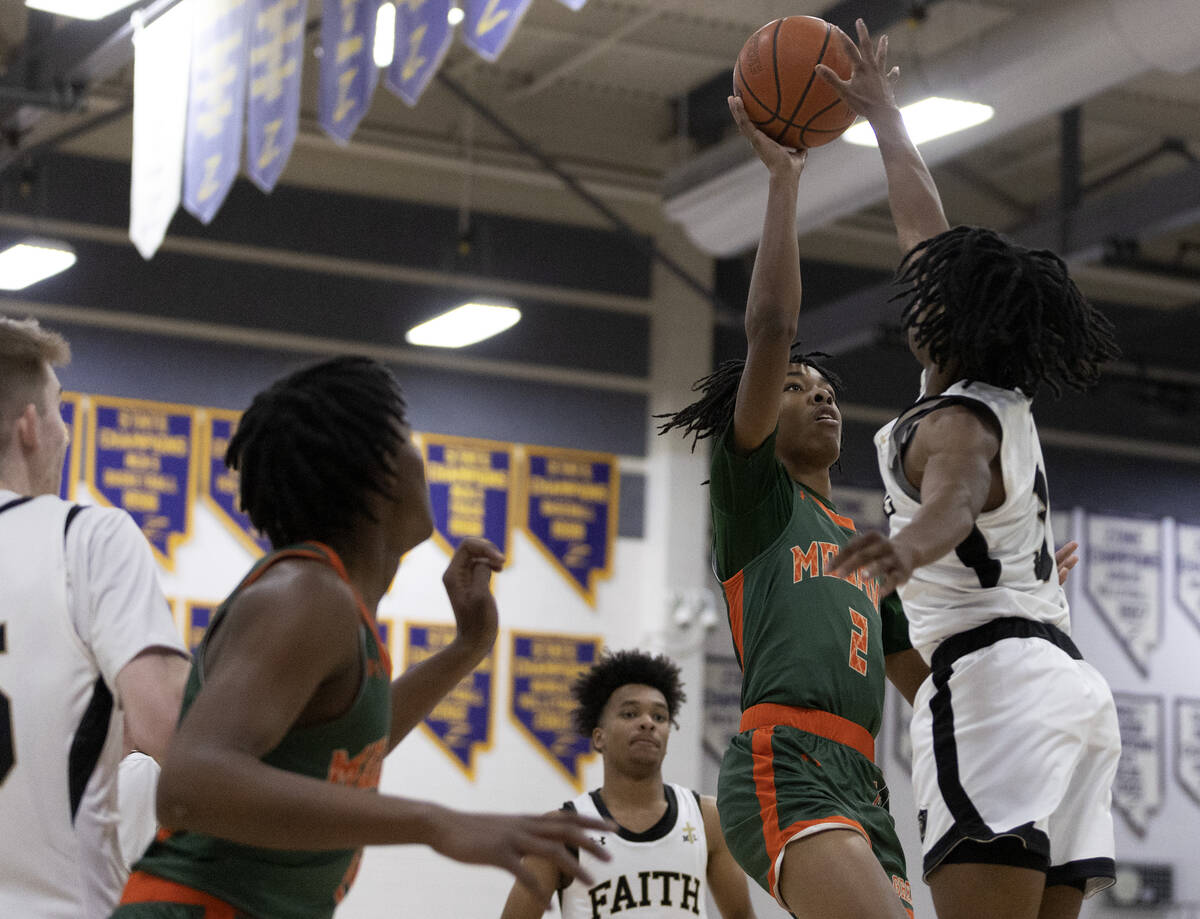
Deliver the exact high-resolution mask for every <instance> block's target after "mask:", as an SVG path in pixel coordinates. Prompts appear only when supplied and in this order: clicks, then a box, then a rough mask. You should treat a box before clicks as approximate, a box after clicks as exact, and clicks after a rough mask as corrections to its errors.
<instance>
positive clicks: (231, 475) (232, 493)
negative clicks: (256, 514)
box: [196, 408, 271, 557]
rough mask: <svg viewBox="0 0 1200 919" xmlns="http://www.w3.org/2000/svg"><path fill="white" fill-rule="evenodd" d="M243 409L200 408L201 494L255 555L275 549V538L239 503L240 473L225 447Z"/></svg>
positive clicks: (197, 422)
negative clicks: (228, 459) (230, 463)
mask: <svg viewBox="0 0 1200 919" xmlns="http://www.w3.org/2000/svg"><path fill="white" fill-rule="evenodd" d="M240 417H241V412H230V411H226V410H224V409H219V408H204V409H199V410H198V411H197V413H196V425H197V427H198V428H199V430H200V437H201V441H202V446H201V448H200V450H201V455H202V456H203V458H204V459H203V461H202V462H201V463H200V495H201V497H203V499H204V502H205V503H206V504H207V505H208V507H209V509H210V510H211V511H212V512H213V514H214V515H215V516H216V518H217V519H218V520H220V521H221V523H222V524H223V525H224V527H225V528H226V529H227V530H229V532H230V533H232V534H233V537H234V538H235V539H236V540H237V541H238V542H239V543H241V545H242V548H244V549H245V550H246V551H247V552H249V553H250V554H251V555H252V556H255V557H257V556H259V555H263V554H264V553H266V552H270V551H271V542H270V540H268V539H267V538H266V537H265V536H263V535H262V534H261V533H259V532H258V530H256V529H255V528H254V524H252V523H251V522H250V518H249V517H248V516H246V514H245V512H244V511H243V510H242V509H241V506H240V505H239V503H238V474H237V473H236V472H234V471H233V470H232V469H230V468H229V467H227V466H226V465H225V451H226V450H228V449H229V440H230V438H231V437H233V432H234V429H235V428H237V423H238V419H239V418H240Z"/></svg>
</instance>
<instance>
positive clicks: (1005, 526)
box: [875, 382, 1070, 663]
mask: <svg viewBox="0 0 1200 919" xmlns="http://www.w3.org/2000/svg"><path fill="white" fill-rule="evenodd" d="M946 405H964V406H966V407H968V408H970V409H972V410H974V411H977V412H981V413H985V414H987V415H990V416H991V417H993V418H994V419H995V420H996V422H997V424H998V425H999V428H1000V431H1001V440H1000V468H1001V472H1002V475H1003V480H1004V495H1005V497H1004V502H1003V503H1002V504H1001V505H1000V506H999V507H997V508H995V509H994V510H990V511H987V512H985V513H982V514H980V515H979V517H978V518H977V519H976V521H975V526H974V528H973V529H972V530H971V533H970V534H969V535H968V536H967V538H966V539H965V540H963V541H962V542H961V543H960V544H959V545H958V546H957V547H956V548H955V549H954V550H953V551H952V552H949V553H947V554H946V555H945V556H943V557H942V558H940V559H938V560H937V561H935V562H933V563H932V564H929V565H926V566H924V567H922V568H919V569H917V570H916V571H915V572H913V575H912V577H911V579H910V580H909V581H908V582H907V583H906V584H904V585H903V586H902V587H901V588H900V590H899V593H900V600H901V601H902V602H903V604H904V611H905V613H906V614H907V616H908V622H909V636H910V638H911V640H912V643H913V647H914V648H916V649H917V650H918V651H919V652H920V653H921V655H922V657H924V658H925V661H926V662H927V663H928V662H929V660H930V657H931V655H932V653H933V650H934V648H935V647H936V646H937V644H938V643H939V642H940V641H942V640H943V639H945V638H946V637H948V636H950V635H953V634H955V633H957V632H963V631H966V630H967V629H970V628H974V627H975V626H977V625H981V624H983V623H984V622H987V621H989V620H991V619H994V618H997V617H1000V616H1016V617H1021V618H1026V619H1032V620H1035V621H1040V622H1047V623H1049V624H1051V625H1054V626H1056V627H1057V628H1059V629H1061V630H1062V631H1063V632H1066V633H1067V634H1069V633H1070V622H1069V617H1068V611H1067V602H1066V595H1065V594H1064V593H1063V590H1062V588H1061V587H1059V584H1058V569H1057V566H1056V565H1055V563H1054V536H1053V533H1052V531H1051V525H1050V507H1049V505H1050V495H1049V490H1048V488H1047V485H1046V474H1045V465H1044V463H1043V461H1042V448H1041V443H1040V442H1039V440H1038V435H1037V428H1036V427H1035V426H1034V423H1033V413H1032V411H1031V408H1030V400H1029V399H1028V398H1026V396H1025V395H1024V394H1023V393H1021V392H1020V391H1019V390H1010V389H1000V388H998V387H996V386H990V385H988V384H986V383H978V382H976V383H971V384H969V385H968V384H965V383H963V382H958V383H955V384H954V385H953V386H951V387H949V388H948V389H947V390H946V391H945V392H943V393H941V394H940V395H936V396H931V397H928V398H923V399H921V400H919V401H918V402H917V403H916V404H915V405H912V406H910V407H909V408H908V409H906V410H905V411H904V412H903V413H902V414H901V415H900V416H899V417H898V418H896V419H895V420H894V421H892V422H890V423H889V424H887V425H886V426H885V427H883V428H881V429H880V430H879V432H878V433H876V435H875V448H876V451H877V452H878V457H879V471H880V474H881V475H882V476H883V482H884V487H885V489H886V491H887V498H886V502H885V509H886V510H887V512H888V515H889V517H890V525H891V533H892V535H893V536H895V535H896V534H898V533H899V532H900V531H901V530H903V529H904V527H906V526H907V525H908V524H909V522H910V521H911V520H912V518H913V516H914V515H915V514H916V512H917V511H918V510H919V509H920V507H921V500H920V499H921V496H920V492H919V491H918V490H917V489H916V488H915V487H914V486H913V485H912V484H911V483H910V482H909V481H908V479H907V478H906V477H905V475H904V470H903V457H904V451H905V450H906V449H907V446H908V444H909V442H910V441H911V439H912V436H913V433H914V432H915V430H916V427H917V425H919V424H920V422H921V419H922V418H924V417H926V416H927V415H928V414H929V413H930V412H933V411H936V410H938V409H939V408H941V407H943V406H946Z"/></svg>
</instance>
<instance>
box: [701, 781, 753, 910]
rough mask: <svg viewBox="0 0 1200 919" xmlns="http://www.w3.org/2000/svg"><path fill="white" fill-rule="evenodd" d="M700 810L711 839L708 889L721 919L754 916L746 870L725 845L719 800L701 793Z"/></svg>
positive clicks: (706, 835) (707, 833)
mask: <svg viewBox="0 0 1200 919" xmlns="http://www.w3.org/2000/svg"><path fill="white" fill-rule="evenodd" d="M700 813H701V815H702V816H703V817H704V835H705V837H706V838H707V839H708V871H707V875H706V876H707V879H708V889H709V890H710V891H711V892H712V895H713V900H714V901H715V902H716V904H717V909H718V910H719V911H720V913H721V919H754V907H753V906H752V905H751V903H750V888H749V886H748V885H747V884H746V873H745V872H744V871H742V866H741V865H739V864H738V863H737V862H736V861H734V858H733V853H732V852H730V851H729V846H727V845H726V844H725V836H724V834H723V833H722V832H721V817H720V815H719V814H718V813H717V799H716V798H714V797H712V796H711V795H701V796H700Z"/></svg>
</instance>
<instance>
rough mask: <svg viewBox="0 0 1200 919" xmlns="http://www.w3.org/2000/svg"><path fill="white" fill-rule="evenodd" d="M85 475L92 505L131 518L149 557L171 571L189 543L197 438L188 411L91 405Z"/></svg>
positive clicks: (102, 399)
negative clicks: (150, 553)
mask: <svg viewBox="0 0 1200 919" xmlns="http://www.w3.org/2000/svg"><path fill="white" fill-rule="evenodd" d="M89 402H90V411H89V412H88V420H87V451H86V455H85V457H84V470H85V476H86V481H87V484H88V487H89V489H90V490H91V491H92V493H93V494H94V495H95V497H96V499H97V500H98V501H100V502H101V503H102V504H107V505H109V506H110V507H120V508H123V509H124V510H125V511H127V512H128V513H129V515H130V516H131V517H133V519H134V522H136V523H137V525H138V526H139V527H141V530H142V533H143V534H145V536H146V539H147V540H149V542H150V548H151V549H153V550H154V554H155V557H156V558H158V560H159V561H160V562H161V563H162V565H163V566H164V567H165V568H166V569H167V570H168V571H172V570H174V565H175V562H174V552H175V549H176V547H177V546H179V544H180V543H183V542H185V541H186V540H188V539H190V538H191V535H192V496H193V495H195V493H196V480H197V475H196V472H197V467H198V465H199V459H200V458H199V450H198V447H199V438H198V437H197V436H196V419H195V414H194V412H195V410H194V409H193V408H192V407H191V406H188V405H171V404H168V403H162V402H146V401H142V400H140V399H114V398H110V397H107V396H91V397H89Z"/></svg>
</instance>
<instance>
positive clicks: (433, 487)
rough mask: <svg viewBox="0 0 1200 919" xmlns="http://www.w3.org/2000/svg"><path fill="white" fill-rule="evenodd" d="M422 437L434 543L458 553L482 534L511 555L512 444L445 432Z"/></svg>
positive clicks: (422, 435) (448, 550) (450, 551)
mask: <svg viewBox="0 0 1200 919" xmlns="http://www.w3.org/2000/svg"><path fill="white" fill-rule="evenodd" d="M420 441H421V449H422V452H423V453H424V455H425V480H426V482H428V483H429V503H430V506H431V507H432V508H433V538H434V542H436V543H437V544H438V545H439V546H441V547H442V548H443V549H445V550H446V551H447V552H448V553H451V554H453V552H454V550H455V549H457V548H458V544H459V543H461V542H462V541H463V539H465V538H466V537H468V536H480V537H483V538H484V539H490V540H491V541H492V542H493V543H495V544H496V546H497V547H499V549H500V551H501V552H504V553H506V554H507V552H508V533H509V529H510V519H511V516H512V512H511V503H512V502H511V498H510V495H511V492H512V483H513V452H512V445H511V444H503V443H497V442H495V441H491V440H476V439H474V438H470V437H450V436H447V435H443V434H421V435H420Z"/></svg>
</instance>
